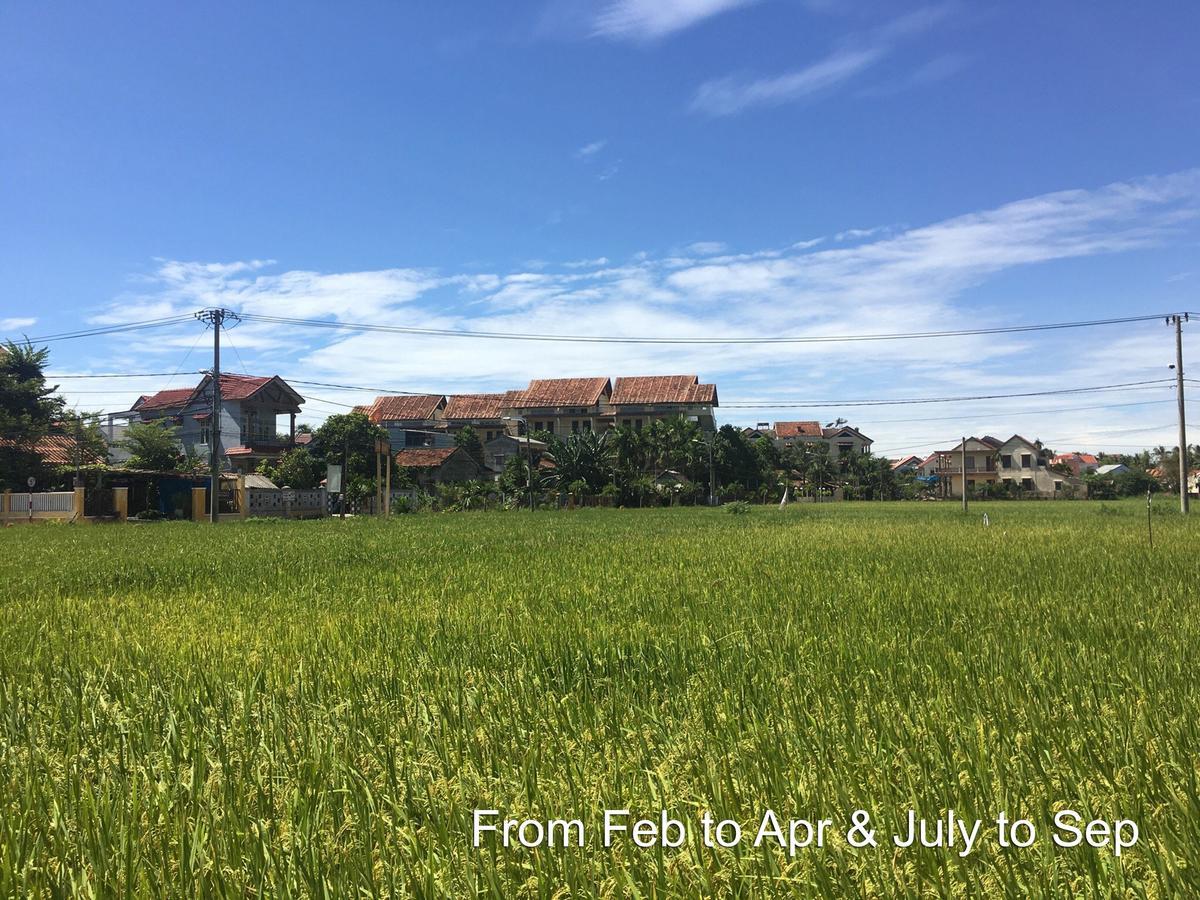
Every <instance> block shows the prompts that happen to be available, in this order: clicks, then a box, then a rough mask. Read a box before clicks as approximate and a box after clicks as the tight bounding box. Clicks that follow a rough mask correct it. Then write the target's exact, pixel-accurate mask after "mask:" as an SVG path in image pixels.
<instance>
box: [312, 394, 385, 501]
mask: <svg viewBox="0 0 1200 900" xmlns="http://www.w3.org/2000/svg"><path fill="white" fill-rule="evenodd" d="M386 437H387V432H386V431H384V430H383V429H382V428H380V427H379V426H378V425H375V424H374V423H373V422H372V421H371V420H370V419H369V418H367V416H366V415H365V414H363V413H357V412H352V413H343V414H339V415H333V416H330V417H329V418H328V419H326V420H325V421H324V422H323V423H322V424H321V427H320V428H318V429H317V430H316V431H315V432H314V433H313V441H312V444H311V448H312V449H311V450H310V452H311V453H312V454H313V456H314V457H315V458H316V459H318V460H320V461H321V462H322V463H324V464H326V465H335V466H340V465H342V461H343V456H344V457H345V462H346V470H345V471H344V472H343V473H342V478H343V483H344V485H345V493H346V496H347V497H349V498H350V499H351V500H361V499H363V498H364V497H370V496H371V495H372V494H374V493H375V442H376V440H378V439H380V438H386Z"/></svg>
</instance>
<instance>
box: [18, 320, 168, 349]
mask: <svg viewBox="0 0 1200 900" xmlns="http://www.w3.org/2000/svg"><path fill="white" fill-rule="evenodd" d="M190 321H192V316H190V315H175V316H163V317H162V318H158V319H144V320H142V321H138V322H122V323H119V324H115V325H103V326H100V327H98V328H89V329H84V330H81V331H63V332H59V333H57V334H44V335H39V336H37V337H25V338H23V340H24V341H25V342H26V343H30V344H33V343H37V344H49V343H53V342H55V341H73V340H77V339H79V338H87V337H97V336H99V335H104V334H119V333H120V332H123V331H138V330H141V329H144V328H162V327H164V326H166V325H180V324H183V323H184V322H190Z"/></svg>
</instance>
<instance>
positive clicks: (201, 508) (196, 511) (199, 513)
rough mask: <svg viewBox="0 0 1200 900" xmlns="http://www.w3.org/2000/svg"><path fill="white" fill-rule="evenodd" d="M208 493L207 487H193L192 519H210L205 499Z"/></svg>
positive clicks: (196, 520)
mask: <svg viewBox="0 0 1200 900" xmlns="http://www.w3.org/2000/svg"><path fill="white" fill-rule="evenodd" d="M207 494H208V489H207V488H202V487H194V488H192V521H193V522H203V521H205V520H206V519H208V510H207V509H206V508H205V502H204V499H205V497H206V495H207Z"/></svg>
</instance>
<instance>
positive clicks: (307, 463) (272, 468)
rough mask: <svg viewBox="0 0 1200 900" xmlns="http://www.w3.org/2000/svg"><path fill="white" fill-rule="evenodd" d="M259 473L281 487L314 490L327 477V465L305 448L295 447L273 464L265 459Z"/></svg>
mask: <svg viewBox="0 0 1200 900" xmlns="http://www.w3.org/2000/svg"><path fill="white" fill-rule="evenodd" d="M258 471H259V472H260V473H262V474H263V475H266V476H267V477H268V478H270V479H271V481H273V482H274V483H275V484H276V485H278V486H279V487H290V488H296V489H297V490H301V491H307V490H312V489H313V488H315V487H317V486H318V485H320V483H321V479H322V478H324V477H325V464H324V463H323V462H321V460H319V459H317V458H316V456H314V455H313V454H312V453H311V452H310V451H309V450H308V449H307V448H305V447H293V448H292V449H291V450H288V451H286V452H284V453H283V454H282V455H281V456H280V457H279V459H278V460H277V461H276V462H274V463H272V462H271V461H270V460H266V459H264V460H263V461H262V462H261V463H259V466H258Z"/></svg>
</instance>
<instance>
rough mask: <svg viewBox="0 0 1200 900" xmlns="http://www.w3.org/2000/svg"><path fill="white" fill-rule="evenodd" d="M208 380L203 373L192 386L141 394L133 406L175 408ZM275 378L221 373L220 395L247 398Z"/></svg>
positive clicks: (135, 407) (147, 408) (205, 384)
mask: <svg viewBox="0 0 1200 900" xmlns="http://www.w3.org/2000/svg"><path fill="white" fill-rule="evenodd" d="M210 380H211V377H210V376H208V375H205V376H204V378H202V379H201V380H200V383H199V384H198V385H196V386H195V387H192V388H171V389H169V390H165V391H159V392H158V393H157V394H151V395H150V396H146V395H142V396H141V397H138V399H137V402H136V403H134V404H133V408H134V409H136V410H138V411H139V412H140V411H147V410H157V409H175V408H178V407H183V406H186V405H187V404H188V403H189V402H191V400H192V398H193V397H195V396H196V395H197V394H199V393H200V392H201V391H202V390H204V388H205V387H206V386H207V385H208V383H209V381H210ZM275 380H276V376H273V375H267V376H256V375H222V376H221V397H222V399H224V400H247V399H249V398H250V397H253V396H254V395H255V394H257V393H258V392H259V391H260V390H262V388H264V387H266V386H267V385H268V384H270V383H271V382H272V381H275ZM279 381H280V383H281V384H284V385H285V386H286V387H288V389H289V390H291V387H290V385H287V382H285V381H283V380H282V379H279ZM292 393H295V391H292ZM296 396H297V397H300V395H299V394H296ZM301 399H303V398H301Z"/></svg>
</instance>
